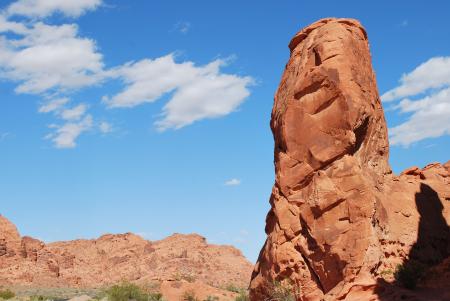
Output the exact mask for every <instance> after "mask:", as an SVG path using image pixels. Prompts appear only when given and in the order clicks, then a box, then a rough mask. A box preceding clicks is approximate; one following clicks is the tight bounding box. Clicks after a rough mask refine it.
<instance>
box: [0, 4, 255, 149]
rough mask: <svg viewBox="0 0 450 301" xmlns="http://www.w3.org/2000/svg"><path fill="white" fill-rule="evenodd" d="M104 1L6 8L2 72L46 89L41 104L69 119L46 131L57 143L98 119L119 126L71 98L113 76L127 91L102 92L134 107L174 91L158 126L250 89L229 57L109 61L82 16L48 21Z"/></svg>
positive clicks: (28, 87)
mask: <svg viewBox="0 0 450 301" xmlns="http://www.w3.org/2000/svg"><path fill="white" fill-rule="evenodd" d="M100 5H102V1H101V0H52V1H48V0H18V1H16V2H13V3H12V4H10V5H9V6H7V7H6V8H4V9H3V10H0V78H2V79H5V80H9V81H14V82H16V83H17V86H16V88H15V91H16V92H17V93H26V94H34V95H39V96H41V97H42V98H43V99H44V100H45V101H44V102H43V103H42V104H41V105H40V107H39V109H38V111H39V112H40V113H52V115H54V116H56V117H57V118H58V119H60V121H62V122H64V123H63V124H61V125H58V126H55V125H52V126H51V127H50V128H52V129H54V131H55V132H54V133H51V134H49V135H48V136H47V138H49V137H50V138H49V139H51V140H52V141H53V142H54V143H55V146H56V147H58V148H68V147H74V146H75V145H76V142H75V139H77V138H78V137H79V136H80V135H81V134H82V133H84V132H86V131H89V130H90V129H92V128H93V127H94V124H95V127H96V128H97V129H98V131H99V132H101V133H107V132H110V131H111V130H112V127H111V125H110V124H109V123H106V122H104V123H101V122H100V123H99V122H97V121H95V120H94V117H93V116H92V115H91V113H89V112H88V108H89V106H88V105H87V104H85V103H78V104H77V103H76V102H73V100H71V99H69V97H70V98H72V94H73V93H74V92H77V91H80V90H82V89H85V88H87V87H92V86H96V85H100V84H102V83H104V82H106V81H109V80H114V79H119V80H120V81H122V83H123V85H124V88H123V90H122V91H121V92H120V93H118V94H116V95H110V96H108V95H106V96H104V97H103V98H102V100H103V103H105V104H106V105H107V106H108V107H109V108H132V107H136V106H138V105H141V104H144V103H151V102H154V101H157V100H159V99H161V98H163V97H164V96H166V95H168V94H170V95H171V98H170V99H169V101H168V102H167V103H166V104H165V105H164V107H163V109H162V112H161V114H160V115H159V116H160V118H159V119H158V120H156V122H155V126H156V128H157V129H158V130H159V131H164V130H167V129H179V128H182V127H185V126H187V125H190V124H192V123H194V122H196V121H199V120H203V119H211V118H218V117H222V116H225V115H228V114H230V113H232V112H234V111H236V110H237V109H238V108H239V107H240V105H241V104H242V103H243V102H244V101H245V100H246V98H247V97H248V96H249V95H250V91H249V87H250V86H251V85H252V83H253V79H252V78H251V77H249V76H241V75H236V74H229V73H224V72H223V70H222V69H223V68H224V67H225V66H226V65H227V60H222V59H217V60H214V61H212V62H210V63H209V64H206V65H203V66H198V65H196V64H195V63H194V62H191V61H185V62H176V61H175V57H174V55H173V54H169V55H166V56H163V57H159V58H155V59H149V58H147V59H142V60H140V61H134V62H129V63H126V64H123V65H119V66H116V67H114V68H106V67H105V65H104V63H103V55H102V53H101V52H100V51H99V49H98V47H97V43H96V41H95V40H93V39H90V38H87V37H83V36H81V35H80V33H79V28H78V25H77V24H58V25H52V24H49V23H50V22H51V18H50V17H51V16H52V15H54V14H60V15H63V16H66V17H72V18H76V17H79V16H80V15H82V14H84V13H86V12H88V11H92V10H95V9H96V8H98V7H99V6H100ZM15 16H21V17H22V18H16V17H15ZM16 20H20V21H16ZM176 28H177V30H178V31H179V32H181V33H187V32H188V31H189V29H190V28H191V24H190V23H189V22H179V23H177V26H176Z"/></svg>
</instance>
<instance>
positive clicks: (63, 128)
mask: <svg viewBox="0 0 450 301" xmlns="http://www.w3.org/2000/svg"><path fill="white" fill-rule="evenodd" d="M92 125H93V120H92V116H91V115H87V116H85V117H84V118H83V119H82V120H80V121H77V122H67V123H65V124H63V125H52V126H51V127H52V128H55V133H52V134H49V135H47V137H46V138H47V139H51V140H52V141H53V143H54V145H55V147H57V148H74V147H75V146H76V141H75V140H76V139H77V138H78V136H80V135H81V134H82V133H83V132H86V131H89V130H90V129H91V128H92Z"/></svg>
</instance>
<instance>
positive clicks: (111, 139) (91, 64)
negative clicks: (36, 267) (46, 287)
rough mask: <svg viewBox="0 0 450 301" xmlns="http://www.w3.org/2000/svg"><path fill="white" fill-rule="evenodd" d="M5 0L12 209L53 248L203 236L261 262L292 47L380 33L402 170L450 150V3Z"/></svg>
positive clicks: (0, 95) (379, 63)
mask: <svg viewBox="0 0 450 301" xmlns="http://www.w3.org/2000/svg"><path fill="white" fill-rule="evenodd" d="M416 2H417V3H414V2H411V1H396V2H395V3H392V1H377V2H373V3H364V2H362V1H341V2H339V3H337V2H336V1H321V2H320V3H312V2H311V1H206V0H205V1H203V0H199V1H181V0H180V1H167V0H165V1H159V0H155V1H144V0H136V1H117V0H116V1H114V0H103V1H102V0H76V1H75V0H65V1H62V0H61V1H48V0H17V1H2V2H1V7H0V9H1V13H0V168H1V170H2V172H1V173H0V183H1V185H0V187H1V189H0V202H1V203H0V204H1V206H0V213H1V214H3V215H5V216H7V217H8V218H10V219H11V220H12V221H13V222H15V223H16V224H17V225H18V227H19V229H20V231H21V233H22V234H24V235H32V236H35V237H38V238H41V239H43V240H45V241H54V240H65V239H74V238H80V237H86V238H93V237H97V236H99V235H101V234H103V233H105V232H110V233H111V232H112V233H117V232H128V231H132V232H136V233H139V234H141V235H143V236H145V237H146V238H148V239H151V240H155V239H160V238H163V237H165V236H167V235H170V234H171V233H174V232H181V233H190V232H197V233H200V234H202V235H204V236H206V237H207V238H208V240H209V241H210V242H213V243H220V244H233V245H235V246H237V247H239V248H240V249H242V250H243V251H244V253H245V255H246V256H247V257H248V258H249V259H250V260H252V261H254V260H255V259H256V257H257V254H258V252H259V250H260V248H261V246H262V244H263V242H264V239H265V234H264V222H265V215H266V213H267V211H268V209H269V205H268V198H269V196H270V192H271V187H272V184H273V179H274V172H273V163H272V162H273V139H272V134H271V132H270V129H269V119H270V111H271V107H272V102H273V95H274V93H275V90H276V88H277V86H278V83H279V79H280V77H281V74H282V72H283V68H284V65H285V64H286V62H287V60H288V57H289V51H288V48H287V44H288V43H289V41H290V39H291V37H292V36H293V35H294V34H295V33H296V32H297V31H298V30H299V29H301V28H302V27H304V26H306V25H308V24H309V23H312V22H314V21H316V20H317V19H320V18H323V17H329V16H335V17H353V18H357V19H359V20H360V21H361V22H362V23H363V25H364V26H365V27H366V29H367V31H368V34H369V39H370V46H371V51H372V58H373V65H374V68H375V71H376V74H377V81H378V87H379V90H380V94H383V97H382V98H383V101H384V103H385V105H384V106H385V111H386V118H387V122H388V126H389V128H390V134H391V139H390V140H391V144H392V145H391V159H390V161H391V164H392V167H393V169H394V171H395V172H397V173H398V172H400V171H401V170H403V169H405V168H407V167H409V166H412V165H418V166H424V165H425V164H427V163H429V162H433V161H440V162H445V161H447V160H449V159H450V157H449V156H448V154H449V149H450V138H449V134H450V117H449V116H450V80H449V79H450V39H449V38H450V27H449V26H448V24H447V19H448V12H449V11H450V3H449V2H447V1H433V0H431V1H426V2H424V1H416Z"/></svg>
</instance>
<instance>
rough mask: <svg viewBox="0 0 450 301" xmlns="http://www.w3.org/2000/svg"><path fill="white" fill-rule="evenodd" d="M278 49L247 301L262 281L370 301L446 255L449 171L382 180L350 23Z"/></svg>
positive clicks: (359, 44)
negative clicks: (411, 263)
mask: <svg viewBox="0 0 450 301" xmlns="http://www.w3.org/2000/svg"><path fill="white" fill-rule="evenodd" d="M289 48H290V50H291V56H290V59H289V62H288V64H287V66H286V69H285V71H284V74H283V76H282V79H281V83H280V85H279V88H278V91H277V92H276V95H275V102H274V106H273V111H272V120H271V128H272V132H273V135H274V139H275V173H276V178H275V185H274V187H273V190H272V196H271V198H270V204H271V210H270V212H269V213H268V215H267V219H266V233H267V235H268V237H267V240H266V243H265V245H264V247H263V249H262V250H261V253H260V256H259V259H258V262H257V264H256V266H255V269H254V272H253V276H252V282H251V286H250V288H251V300H252V301H260V300H265V299H266V298H267V297H268V296H270V291H271V287H272V286H273V283H274V282H282V283H283V282H289V285H293V286H294V287H296V288H297V289H296V291H299V292H300V293H298V297H297V300H302V301H312V300H377V298H381V297H380V296H379V292H380V290H377V288H378V287H379V281H378V280H377V279H379V278H380V277H381V275H382V274H384V273H383V271H387V270H393V269H395V267H396V265H397V264H400V263H402V262H403V261H407V260H411V259H414V260H418V261H420V262H424V263H427V264H435V263H439V262H441V261H442V260H443V259H444V258H446V257H448V256H449V254H450V236H449V228H448V224H449V222H450V206H449V200H450V199H449V195H450V172H449V165H450V164H449V163H447V164H445V165H441V164H438V163H436V164H431V165H429V166H427V167H425V168H424V169H419V168H412V169H409V170H407V171H405V172H404V173H402V174H401V175H400V176H395V175H394V174H393V173H392V172H391V168H390V166H389V163H388V156H389V145H388V136H387V128H386V122H385V118H384V113H383V109H382V105H381V101H380V97H379V94H378V91H377V85H376V80H375V74H374V72H373V69H372V65H371V57H370V52H369V45H368V39H367V33H366V31H365V29H364V28H363V27H362V26H361V24H360V23H359V22H358V21H356V20H352V19H324V20H320V21H318V22H316V23H314V24H312V25H310V26H308V27H306V28H305V29H303V30H301V31H300V32H299V33H297V34H296V35H295V37H294V38H293V39H292V41H291V42H290V44H289ZM371 298H373V299H371ZM379 300H384V299H379Z"/></svg>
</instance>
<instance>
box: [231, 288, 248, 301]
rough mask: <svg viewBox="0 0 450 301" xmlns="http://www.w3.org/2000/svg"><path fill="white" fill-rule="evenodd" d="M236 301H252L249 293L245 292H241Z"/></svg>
mask: <svg viewBox="0 0 450 301" xmlns="http://www.w3.org/2000/svg"><path fill="white" fill-rule="evenodd" d="M234 301H250V297H249V296H248V293H247V291H245V290H243V291H241V292H239V295H238V296H237V297H236V298H235V299H234Z"/></svg>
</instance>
